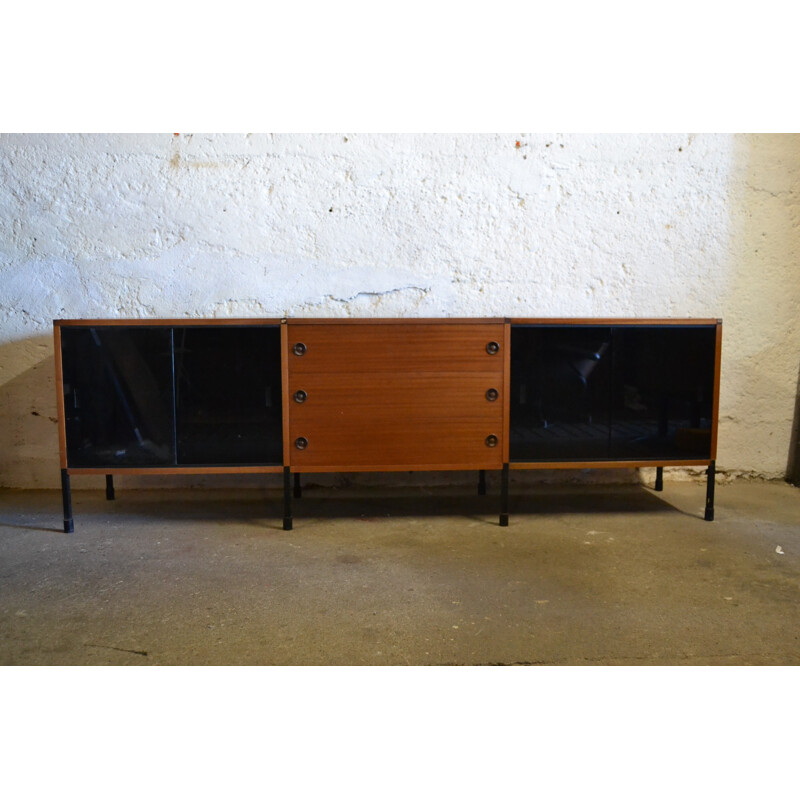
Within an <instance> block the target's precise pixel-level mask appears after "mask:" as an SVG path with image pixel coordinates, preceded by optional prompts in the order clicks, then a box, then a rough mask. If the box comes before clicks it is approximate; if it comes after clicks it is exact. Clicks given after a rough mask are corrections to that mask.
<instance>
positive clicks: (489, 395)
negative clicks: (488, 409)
mask: <svg viewBox="0 0 800 800" xmlns="http://www.w3.org/2000/svg"><path fill="white" fill-rule="evenodd" d="M498 397H500V392H498V391H497V389H488V390H487V391H486V399H487V400H488V401H489V402H490V403H493V402H494V401H495V400H497V398H498Z"/></svg>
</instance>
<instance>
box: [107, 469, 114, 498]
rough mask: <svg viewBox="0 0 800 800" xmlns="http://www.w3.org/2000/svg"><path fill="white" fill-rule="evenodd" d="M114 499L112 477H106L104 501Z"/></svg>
mask: <svg viewBox="0 0 800 800" xmlns="http://www.w3.org/2000/svg"><path fill="white" fill-rule="evenodd" d="M113 499H114V476H113V475H106V500H113Z"/></svg>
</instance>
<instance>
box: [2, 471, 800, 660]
mask: <svg viewBox="0 0 800 800" xmlns="http://www.w3.org/2000/svg"><path fill="white" fill-rule="evenodd" d="M704 500H705V486H704V484H702V483H697V482H670V481H669V476H668V475H667V478H666V480H665V487H664V491H663V492H660V493H656V492H654V491H652V490H650V489H647V488H645V487H641V486H634V485H631V486H614V485H608V486H548V485H542V486H536V487H532V488H526V489H525V490H524V492H523V493H519V492H512V501H511V524H510V526H509V527H508V528H501V527H499V526H498V524H497V515H496V512H497V509H498V498H497V497H496V493H493V492H491V493H490V495H489V496H485V497H479V496H477V495H476V494H473V493H471V492H470V490H469V489H468V488H464V487H451V488H435V489H434V488H430V489H425V488H403V489H394V488H389V487H361V488H358V489H352V488H350V489H337V488H311V489H308V490H306V491H305V492H304V496H303V497H302V498H301V499H299V500H296V501H295V521H294V530H292V531H291V532H285V531H283V530H282V527H281V519H280V515H281V495H280V492H278V491H273V490H270V491H258V490H252V489H231V490H228V489H224V490H208V489H205V490H202V489H195V490H190V489H186V490H171V491H170V490H161V491H159V490H149V489H147V490H137V491H125V489H124V488H118V491H117V499H116V500H115V501H113V502H109V501H107V500H106V499H105V495H104V493H103V492H101V491H76V492H75V493H74V510H75V533H74V534H71V535H66V534H64V533H63V532H61V497H60V493H58V492H52V491H11V490H4V491H2V492H0V664H3V665H40V664H41V665H48V664H49V665H70V664H78V665H95V664H96V665H114V664H120V665H146V664H153V665H193V664H220V665H239V664H252V665H328V664H338V665H462V664H463V665H490V664H497V665H500V664H520V665H528V664H531V665H538V664H545V665H594V664H599V665H650V664H664V665H684V664H685V665H727V664H733V665H778V664H784V665H796V664H798V663H800V489H798V488H796V487H794V486H790V485H789V484H786V483H782V482H759V481H744V480H740V481H735V482H732V483H729V484H726V485H719V486H718V487H717V494H716V520H715V521H714V522H711V523H709V522H705V521H704V520H703V518H702V515H703V506H704Z"/></svg>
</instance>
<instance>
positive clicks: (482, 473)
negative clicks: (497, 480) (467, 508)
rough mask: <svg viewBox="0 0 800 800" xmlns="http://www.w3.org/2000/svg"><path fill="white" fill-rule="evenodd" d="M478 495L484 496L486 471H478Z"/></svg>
mask: <svg viewBox="0 0 800 800" xmlns="http://www.w3.org/2000/svg"><path fill="white" fill-rule="evenodd" d="M478 494H486V470H485V469H479V470H478Z"/></svg>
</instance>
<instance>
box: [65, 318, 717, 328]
mask: <svg viewBox="0 0 800 800" xmlns="http://www.w3.org/2000/svg"><path fill="white" fill-rule="evenodd" d="M499 323H510V324H511V325H721V324H722V320H721V319H719V318H708V319H706V318H690V317H673V318H670V317H358V318H353V317H292V318H290V319H289V318H286V317H284V318H277V317H274V318H264V317H242V318H234V317H230V318H227V317H223V318H220V317H213V318H200V317H183V318H179V319H159V318H151V319H147V318H136V319H121V318H116V319H55V320H53V326H54V327H66V326H85V325H91V326H100V325H124V326H128V325H144V326H147V325H151V326H162V325H164V326H169V327H186V326H191V325H281V324H289V325H397V324H403V325H431V324H441V325H464V324H471V325H496V324H499Z"/></svg>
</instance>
